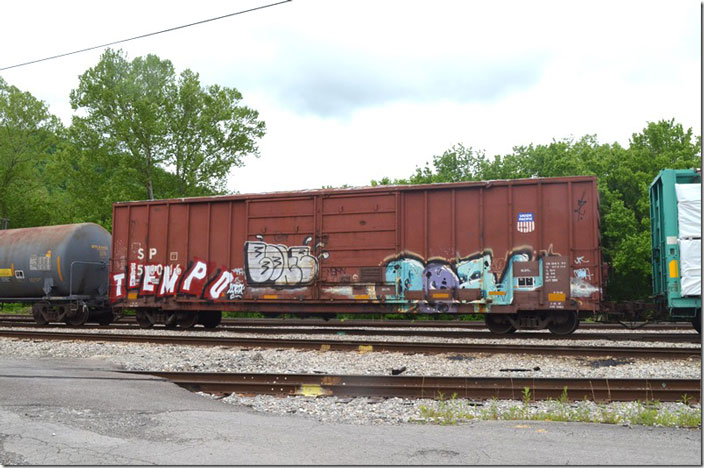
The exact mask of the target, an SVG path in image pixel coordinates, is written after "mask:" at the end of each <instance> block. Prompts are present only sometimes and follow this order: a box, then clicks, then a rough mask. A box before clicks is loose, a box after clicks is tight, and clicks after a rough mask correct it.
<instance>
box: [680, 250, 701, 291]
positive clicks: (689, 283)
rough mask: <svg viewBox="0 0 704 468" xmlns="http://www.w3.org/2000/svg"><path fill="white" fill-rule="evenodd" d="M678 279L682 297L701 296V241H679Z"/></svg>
mask: <svg viewBox="0 0 704 468" xmlns="http://www.w3.org/2000/svg"><path fill="white" fill-rule="evenodd" d="M680 277H681V279H680V285H681V294H682V295H683V296H701V294H702V240H701V239H691V240H690V239H680Z"/></svg>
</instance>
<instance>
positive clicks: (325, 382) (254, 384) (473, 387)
mask: <svg viewBox="0 0 704 468" xmlns="http://www.w3.org/2000/svg"><path fill="white" fill-rule="evenodd" d="M123 372H126V373H134V374H140V375H145V374H146V375H153V376H156V377H161V378H164V379H167V380H169V381H171V382H174V383H176V384H178V385H180V386H182V387H184V388H187V389H189V390H191V391H201V392H210V393H240V394H246V395H252V394H265V395H287V396H291V395H306V396H337V397H401V398H432V399H444V398H451V397H453V396H454V397H457V398H465V399H472V400H480V399H481V400H484V399H491V398H500V399H513V400H523V399H524V398H525V397H526V396H527V395H529V397H530V399H531V400H536V401H537V400H546V399H548V398H552V399H559V398H561V397H562V398H565V396H566V398H567V399H568V400H584V399H587V400H591V401H634V400H643V401H652V400H657V401H678V400H682V399H683V396H684V395H685V394H686V395H687V398H689V399H691V400H692V401H700V398H701V381H700V380H697V379H602V378H498V377H438V376H388V375H334V374H256V373H254V374H245V373H233V374H230V373H227V374H226V373H216V372H152V371H141V372H134V371H123ZM526 388H527V389H529V391H530V393H529V394H527V393H526V390H525V389H526ZM565 392H566V394H565Z"/></svg>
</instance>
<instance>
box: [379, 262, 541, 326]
mask: <svg viewBox="0 0 704 468" xmlns="http://www.w3.org/2000/svg"><path fill="white" fill-rule="evenodd" d="M531 258H532V251H531V250H529V249H518V250H516V251H514V252H511V253H510V255H509V256H508V260H504V259H500V260H501V262H496V263H500V264H501V265H502V268H501V270H498V269H497V268H496V266H495V265H493V263H494V262H493V255H492V254H491V252H483V253H481V254H477V255H472V256H470V257H465V258H462V259H459V260H453V261H448V260H440V259H432V260H430V261H428V262H424V261H423V259H422V258H421V257H419V256H417V255H412V254H405V255H400V256H397V257H395V258H393V259H391V260H390V261H387V262H386V270H385V280H386V282H387V283H393V284H395V285H396V295H395V296H394V297H393V299H396V300H403V299H404V298H405V296H406V292H407V291H422V292H423V293H424V295H425V298H426V299H427V303H426V302H421V303H420V304H419V308H420V310H421V312H454V311H455V310H456V303H455V302H454V301H453V299H452V295H451V294H446V295H444V294H442V290H448V291H452V290H455V289H479V290H481V294H482V297H485V295H491V297H492V302H493V303H494V304H510V303H511V302H512V301H513V292H514V290H517V291H532V290H535V289H537V288H538V287H540V286H542V284H543V281H542V273H541V272H542V258H540V259H539V262H540V263H539V265H540V266H539V268H538V274H537V276H530V277H527V278H528V280H526V278H520V279H519V278H518V277H516V278H514V275H513V264H514V263H515V262H528V261H530V260H531ZM521 280H522V281H521Z"/></svg>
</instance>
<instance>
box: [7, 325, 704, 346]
mask: <svg viewBox="0 0 704 468" xmlns="http://www.w3.org/2000/svg"><path fill="white" fill-rule="evenodd" d="M0 328H39V329H42V328H43V329H52V328H58V329H62V328H63V329H67V328H70V329H76V330H105V329H107V328H110V329H112V330H140V329H141V328H140V327H139V326H138V325H137V324H136V323H129V322H125V323H113V324H111V325H109V326H105V325H81V326H80V328H76V327H73V326H70V325H65V324H52V325H39V324H36V323H24V322H5V323H3V322H2V321H0ZM154 329H156V330H159V329H161V330H163V329H164V327H160V326H157V327H155V328H154ZM178 330H180V331H184V330H183V329H178ZM189 330H190V331H197V332H201V333H214V332H231V333H249V334H262V335H349V336H360V335H362V336H365V335H366V336H407V337H436V338H455V339H463V338H466V339H483V340H496V339H501V340H511V341H515V340H524V339H533V340H541V341H556V340H569V341H587V340H589V341H593V340H606V341H641V342H665V343H701V342H702V339H701V336H700V335H699V334H698V333H696V332H695V331H694V330H692V333H667V332H651V333H648V332H637V333H633V332H620V333H619V332H612V333H599V332H585V333H573V334H571V335H568V336H559V335H554V334H552V333H549V332H547V331H518V332H516V333H512V334H506V335H496V334H493V333H491V332H490V331H488V330H471V329H459V330H458V329H453V330H450V329H447V328H439V329H430V328H428V327H424V328H421V329H412V330H411V329H407V328H389V327H381V328H376V327H375V328H351V327H350V328H345V327H336V326H327V327H326V326H308V327H302V326H293V327H289V326H287V327H280V326H279V327H272V326H266V325H261V326H248V325H224V326H220V327H217V328H201V327H196V328H192V329H189Z"/></svg>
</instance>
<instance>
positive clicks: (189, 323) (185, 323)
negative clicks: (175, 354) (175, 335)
mask: <svg viewBox="0 0 704 468" xmlns="http://www.w3.org/2000/svg"><path fill="white" fill-rule="evenodd" d="M176 323H178V327H179V328H184V329H186V328H193V327H194V326H195V325H196V324H197V323H198V312H181V313H180V314H179V316H178V319H177V320H176Z"/></svg>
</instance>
